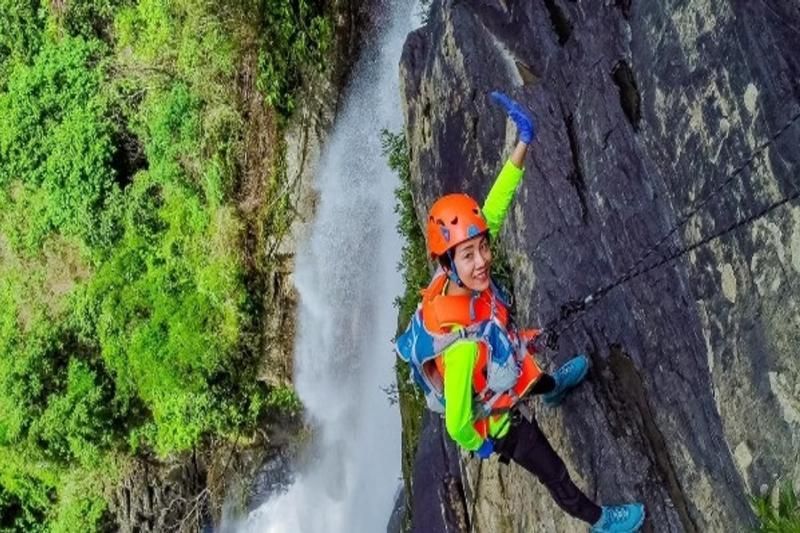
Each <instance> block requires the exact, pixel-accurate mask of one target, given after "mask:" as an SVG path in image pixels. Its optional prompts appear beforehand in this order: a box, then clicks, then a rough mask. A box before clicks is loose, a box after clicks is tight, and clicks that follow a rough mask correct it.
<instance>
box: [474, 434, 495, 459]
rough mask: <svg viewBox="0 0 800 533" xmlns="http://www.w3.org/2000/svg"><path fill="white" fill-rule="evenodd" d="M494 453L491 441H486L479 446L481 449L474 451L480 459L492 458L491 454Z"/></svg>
mask: <svg viewBox="0 0 800 533" xmlns="http://www.w3.org/2000/svg"><path fill="white" fill-rule="evenodd" d="M493 451H494V445H493V444H492V439H486V440H485V441H483V444H481V447H480V448H478V449H477V450H475V453H476V454H477V455H478V457H480V458H481V459H488V458H489V457H491V456H492V452H493Z"/></svg>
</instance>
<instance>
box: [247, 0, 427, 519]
mask: <svg viewBox="0 0 800 533" xmlns="http://www.w3.org/2000/svg"><path fill="white" fill-rule="evenodd" d="M390 4H391V6H392V7H391V8H389V9H391V11H392V12H391V13H389V14H388V15H389V16H387V17H386V20H388V22H387V24H386V25H387V26H388V27H387V28H385V29H384V30H383V31H382V32H381V33H382V35H381V37H380V38H379V39H378V41H379V42H378V43H376V44H375V45H372V46H370V47H368V49H367V50H365V53H364V57H363V58H362V59H361V60H360V62H359V65H357V67H356V70H355V74H354V79H353V82H352V84H351V87H350V88H349V90H348V93H347V96H346V100H345V105H344V108H343V110H342V111H341V113H340V114H339V117H338V120H337V123H336V125H335V127H334V129H333V132H332V134H331V137H330V140H329V142H328V145H327V146H326V147H325V149H324V152H323V156H322V159H321V161H320V166H319V171H318V173H317V183H316V186H317V188H318V190H319V193H320V201H319V203H318V206H317V218H316V220H315V222H314V224H313V226H312V229H311V234H310V238H309V241H308V242H306V243H304V244H303V245H301V246H300V247H299V251H298V253H297V261H296V265H297V269H296V272H295V279H296V286H297V289H298V291H299V293H300V308H299V314H298V331H299V333H298V337H297V339H296V343H295V368H296V376H295V385H296V387H297V391H298V394H299V395H300V398H301V399H302V401H303V403H304V405H305V407H306V409H307V412H308V416H309V421H310V423H311V425H312V426H313V427H314V442H313V444H312V447H313V449H312V458H311V460H309V461H308V464H306V465H305V466H304V468H303V469H302V471H300V472H297V473H296V475H295V481H294V483H293V484H292V485H291V486H290V487H289V488H288V489H287V490H286V491H285V492H284V493H282V494H280V495H277V496H275V497H273V498H272V499H270V500H269V501H267V502H266V503H264V504H263V505H262V506H261V507H259V508H258V509H256V510H255V511H253V512H252V513H251V514H250V516H249V517H248V518H247V520H246V522H245V523H244V524H242V525H241V527H240V530H241V531H247V532H268V533H288V532H292V533H318V532H325V533H336V532H348V533H350V532H379V531H386V525H387V522H388V519H389V516H390V514H391V511H392V507H393V499H394V496H395V494H396V491H397V489H398V486H399V479H400V420H399V416H398V412H397V409H396V408H395V407H393V406H391V405H390V404H389V401H388V398H387V396H386V393H385V392H383V390H382V389H381V387H385V386H387V385H389V384H390V383H393V382H394V377H393V370H392V368H393V363H394V354H393V352H392V348H391V344H390V342H389V341H390V339H391V338H392V337H393V336H394V333H395V327H396V319H397V318H396V317H397V312H396V309H395V308H394V306H393V301H394V299H395V297H396V296H397V295H398V294H400V292H401V289H402V280H401V277H400V275H399V273H398V272H397V264H398V261H399V260H400V248H401V246H402V241H401V239H400V236H399V235H398V234H397V232H396V229H395V225H396V222H397V219H396V215H395V213H394V201H395V200H394V194H393V192H394V189H395V187H396V186H397V184H398V183H397V178H396V176H395V175H394V173H393V172H392V171H391V170H390V169H389V168H388V166H387V163H386V160H385V158H384V156H383V154H382V150H381V142H380V133H381V130H382V129H384V128H387V129H389V130H390V131H398V130H399V129H400V128H401V127H402V113H401V105H400V91H399V80H398V64H399V59H400V53H401V50H402V46H403V42H404V40H405V37H406V35H407V34H408V32H409V31H411V30H412V29H413V28H414V26H415V25H416V24H417V21H416V20H415V12H416V9H415V6H414V2H412V1H409V0H405V1H401V2H391V3H390Z"/></svg>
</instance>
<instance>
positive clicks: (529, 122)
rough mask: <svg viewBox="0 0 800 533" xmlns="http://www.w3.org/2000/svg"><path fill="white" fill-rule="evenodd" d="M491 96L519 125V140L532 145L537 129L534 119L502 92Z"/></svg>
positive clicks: (495, 92)
mask: <svg viewBox="0 0 800 533" xmlns="http://www.w3.org/2000/svg"><path fill="white" fill-rule="evenodd" d="M491 96H492V100H494V101H495V102H497V103H498V104H500V105H501V106H503V107H504V108H505V110H506V113H508V117H509V118H510V119H511V120H513V121H514V124H516V125H517V132H518V133H519V140H520V141H522V142H524V143H525V144H530V143H531V141H533V139H534V138H535V137H536V129H535V127H534V124H533V119H532V118H531V117H530V115H529V114H528V112H527V111H526V110H525V108H523V107H522V106H521V105H519V104H518V103H517V102H515V101H514V100H512V99H511V98H509V97H508V96H506V95H505V94H503V93H501V92H500V91H494V92H492V94H491Z"/></svg>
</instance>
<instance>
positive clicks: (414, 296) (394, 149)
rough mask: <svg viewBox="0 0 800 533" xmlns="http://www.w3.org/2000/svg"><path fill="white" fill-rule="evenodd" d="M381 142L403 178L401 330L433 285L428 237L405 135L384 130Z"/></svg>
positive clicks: (399, 190)
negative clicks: (420, 215)
mask: <svg viewBox="0 0 800 533" xmlns="http://www.w3.org/2000/svg"><path fill="white" fill-rule="evenodd" d="M381 142H382V145H383V153H384V155H385V156H386V157H387V160H388V163H389V168H391V169H392V170H394V171H395V172H396V173H397V175H398V177H399V178H400V186H399V187H397V189H395V191H394V195H395V198H396V200H397V203H396V204H395V213H397V215H398V217H399V221H398V224H397V230H398V231H399V232H400V234H401V235H402V236H403V237H404V238H405V243H404V244H403V249H402V252H401V257H400V263H399V264H398V270H400V271H401V272H402V274H403V282H404V287H405V290H404V292H403V294H402V295H401V296H399V297H398V298H397V299H396V300H395V306H396V307H397V308H398V318H397V321H398V327H400V328H402V327H405V325H406V324H407V323H408V321H409V320H410V318H411V315H412V314H413V313H414V310H415V309H416V307H417V304H418V303H419V291H420V290H422V289H424V288H425V287H426V286H427V285H428V283H429V282H430V276H431V274H430V269H429V266H428V262H427V259H426V258H427V253H426V251H425V236H424V235H423V234H422V228H421V227H420V224H419V221H418V220H417V212H416V210H415V208H414V198H413V197H412V195H411V171H410V169H409V166H408V165H409V161H408V159H409V154H408V146H407V145H406V138H405V135H403V134H402V133H391V132H389V131H386V130H384V131H383V132H382V137H381Z"/></svg>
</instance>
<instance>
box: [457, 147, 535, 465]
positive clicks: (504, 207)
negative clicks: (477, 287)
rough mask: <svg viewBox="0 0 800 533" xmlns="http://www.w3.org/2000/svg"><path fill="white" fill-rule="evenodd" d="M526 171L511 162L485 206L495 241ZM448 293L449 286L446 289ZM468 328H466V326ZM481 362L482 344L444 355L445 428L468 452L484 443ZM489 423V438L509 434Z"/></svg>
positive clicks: (502, 425)
mask: <svg viewBox="0 0 800 533" xmlns="http://www.w3.org/2000/svg"><path fill="white" fill-rule="evenodd" d="M523 173H524V171H523V169H520V168H517V167H516V166H514V164H513V163H512V162H511V161H508V162H507V163H506V164H505V166H503V169H502V170H501V171H500V174H499V175H498V176H497V179H496V180H495V182H494V185H492V188H491V190H490V191H489V194H488V195H487V196H486V201H485V202H484V204H483V216H484V217H485V218H486V223H487V225H488V226H489V235H490V236H491V237H492V238H494V237H496V236H497V234H498V233H499V232H500V227H501V226H502V225H503V221H504V220H505V218H506V215H507V214H508V208H509V206H510V205H511V200H513V199H514V195H515V194H516V192H517V188H518V187H519V184H520V181H522V175H523ZM445 290H447V286H445ZM464 325H465V326H466V324H464ZM477 359H478V343H477V342H475V341H470V340H462V341H458V342H456V343H455V344H453V345H452V346H450V347H449V348H448V349H447V350H445V352H444V368H445V373H444V374H445V375H444V398H445V413H444V419H445V426H446V427H447V432H448V433H449V434H450V437H452V439H453V440H454V441H456V442H457V443H458V444H459V445H460V446H461V447H463V448H465V449H467V450H477V449H478V448H480V446H481V444H482V443H483V439H482V438H481V436H480V434H479V433H478V432H477V431H475V428H474V427H473V426H472V423H473V420H472V416H473V412H472V396H473V390H472V373H473V371H474V369H475V364H476V362H477ZM507 417H508V415H504V416H502V417H500V418H499V419H498V420H497V421H493V420H492V419H491V418H490V419H489V435H491V436H492V437H502V436H503V435H505V433H506V432H508V424H506V418H507Z"/></svg>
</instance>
